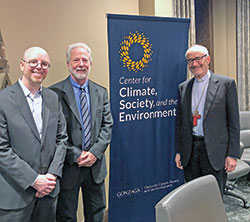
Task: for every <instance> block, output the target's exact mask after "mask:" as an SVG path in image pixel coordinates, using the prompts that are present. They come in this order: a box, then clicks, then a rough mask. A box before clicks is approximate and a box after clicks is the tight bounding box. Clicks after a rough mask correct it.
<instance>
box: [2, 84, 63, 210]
mask: <svg viewBox="0 0 250 222" xmlns="http://www.w3.org/2000/svg"><path fill="white" fill-rule="evenodd" d="M42 98H43V102H42V119H43V130H42V139H40V136H39V133H38V130H37V127H36V124H35V121H34V118H33V116H32V113H31V111H30V107H29V105H28V102H27V100H26V98H25V95H24V93H23V90H22V88H21V86H20V85H19V83H18V82H16V83H15V84H14V85H13V86H10V87H8V88H6V89H3V90H1V91H0V197H1V198H0V208H1V209H7V210H8V209H19V208H23V207H26V206H27V205H28V204H29V203H30V202H31V201H32V200H33V199H34V198H35V193H36V190H35V189H33V188H32V187H31V186H32V184H33V182H34V181H35V179H36V177H37V176H38V174H46V173H51V174H54V175H57V176H58V177H60V176H61V175H62V167H63V162H64V159H65V154H66V146H65V145H66V141H67V135H66V122H65V118H64V116H63V113H62V108H61V105H60V103H59V100H58V97H57V95H56V94H55V93H54V92H53V91H52V90H50V89H46V88H43V89H42ZM58 193H59V183H57V186H56V188H55V189H54V190H53V192H52V193H51V194H50V196H51V197H55V196H57V195H58Z"/></svg>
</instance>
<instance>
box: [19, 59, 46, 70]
mask: <svg viewBox="0 0 250 222" xmlns="http://www.w3.org/2000/svg"><path fill="white" fill-rule="evenodd" d="M23 61H24V62H26V63H28V64H29V66H30V67H31V68H36V67H37V66H38V64H39V63H40V65H41V67H42V68H43V69H48V68H49V67H50V64H49V63H48V62H45V61H37V60H36V59H32V60H30V61H25V60H24V59H23Z"/></svg>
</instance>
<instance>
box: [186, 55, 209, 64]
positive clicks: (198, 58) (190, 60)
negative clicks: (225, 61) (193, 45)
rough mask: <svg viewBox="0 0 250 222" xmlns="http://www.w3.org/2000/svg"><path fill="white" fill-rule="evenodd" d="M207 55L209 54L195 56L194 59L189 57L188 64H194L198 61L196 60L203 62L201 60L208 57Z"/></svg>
mask: <svg viewBox="0 0 250 222" xmlns="http://www.w3.org/2000/svg"><path fill="white" fill-rule="evenodd" d="M206 56H207V55H206V54H205V55H203V56H199V57H195V58H194V59H188V60H187V63H188V64H193V63H194V61H196V62H201V61H202V60H203V58H204V57H206Z"/></svg>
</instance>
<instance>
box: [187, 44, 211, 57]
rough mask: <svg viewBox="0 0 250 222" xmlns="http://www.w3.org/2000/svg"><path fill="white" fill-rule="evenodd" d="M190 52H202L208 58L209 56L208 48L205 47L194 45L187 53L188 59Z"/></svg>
mask: <svg viewBox="0 0 250 222" xmlns="http://www.w3.org/2000/svg"><path fill="white" fill-rule="evenodd" d="M190 52H202V53H204V54H206V55H207V56H208V55H209V53H208V50H207V48H206V47H205V46H202V45H193V46H191V47H190V48H189V49H188V50H187V51H186V54H185V57H186V58H187V55H188V53H190Z"/></svg>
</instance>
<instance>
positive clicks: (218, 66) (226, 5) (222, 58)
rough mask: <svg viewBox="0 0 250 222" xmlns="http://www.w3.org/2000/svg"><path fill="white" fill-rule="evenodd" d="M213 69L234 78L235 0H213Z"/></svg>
mask: <svg viewBox="0 0 250 222" xmlns="http://www.w3.org/2000/svg"><path fill="white" fill-rule="evenodd" d="M213 27H214V30H213V34H214V36H213V38H214V71H215V72H216V73H219V74H222V75H226V76H229V77H231V78H234V79H235V80H236V79H237V78H236V74H237V72H236V0H213Z"/></svg>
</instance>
